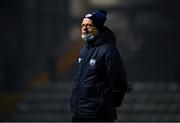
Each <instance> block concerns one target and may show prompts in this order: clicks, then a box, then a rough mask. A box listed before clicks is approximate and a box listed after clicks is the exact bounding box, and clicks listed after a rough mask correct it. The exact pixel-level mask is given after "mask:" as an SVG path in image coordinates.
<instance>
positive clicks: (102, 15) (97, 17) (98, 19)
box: [84, 10, 107, 32]
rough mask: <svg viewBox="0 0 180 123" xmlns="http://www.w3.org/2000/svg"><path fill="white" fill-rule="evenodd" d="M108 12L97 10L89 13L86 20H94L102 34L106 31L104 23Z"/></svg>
mask: <svg viewBox="0 0 180 123" xmlns="http://www.w3.org/2000/svg"><path fill="white" fill-rule="evenodd" d="M106 15H107V12H106V11H105V10H97V11H94V12H91V13H88V14H86V15H85V16H84V18H89V19H91V20H92V22H93V24H94V26H95V27H96V28H97V29H98V30H99V31H100V32H101V31H102V30H103V29H104V23H105V21H106V19H107V18H106Z"/></svg>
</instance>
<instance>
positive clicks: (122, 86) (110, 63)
mask: <svg viewBox="0 0 180 123" xmlns="http://www.w3.org/2000/svg"><path fill="white" fill-rule="evenodd" d="M105 65H106V68H107V78H108V82H109V84H110V87H111V90H112V96H113V101H114V104H115V106H116V107H119V106H120V105H121V104H122V101H123V99H124V95H125V93H126V91H127V88H128V84H127V79H126V72H125V68H124V65H123V62H122V60H121V57H120V53H119V51H118V50H117V49H116V48H115V47H110V48H109V49H108V50H107V52H106V54H105Z"/></svg>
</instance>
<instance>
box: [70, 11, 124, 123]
mask: <svg viewBox="0 0 180 123" xmlns="http://www.w3.org/2000/svg"><path fill="white" fill-rule="evenodd" d="M106 14H107V13H106V11H104V10H98V11H95V12H92V13H88V14H86V15H85V17H84V18H83V20H82V23H81V37H82V39H83V40H84V41H85V45H84V47H83V48H82V49H81V51H80V56H79V58H78V59H77V71H76V74H75V77H74V86H73V89H72V95H71V110H72V112H73V118H72V121H77V122H79V121H84V122H91V121H96V122H98V121H103V122H108V121H110V122H113V121H114V120H115V119H116V118H117V114H116V108H117V107H119V106H120V105H121V103H122V101H123V98H124V95H125V92H126V90H127V81H126V75H125V69H124V66H123V63H122V61H121V58H120V54H119V51H118V50H117V49H116V47H115V43H116V38H115V36H114V34H113V32H112V31H111V30H110V29H109V28H108V27H105V26H104V22H105V21H106Z"/></svg>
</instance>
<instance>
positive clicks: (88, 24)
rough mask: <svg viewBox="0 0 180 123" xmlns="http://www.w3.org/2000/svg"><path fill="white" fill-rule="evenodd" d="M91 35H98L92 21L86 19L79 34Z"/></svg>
mask: <svg viewBox="0 0 180 123" xmlns="http://www.w3.org/2000/svg"><path fill="white" fill-rule="evenodd" d="M89 33H92V34H93V35H94V36H95V37H96V36H97V34H98V30H97V28H96V27H95V26H94V25H93V23H92V20H91V19H88V18H84V19H83V21H82V23H81V34H82V35H87V34H89Z"/></svg>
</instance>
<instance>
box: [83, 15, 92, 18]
mask: <svg viewBox="0 0 180 123" xmlns="http://www.w3.org/2000/svg"><path fill="white" fill-rule="evenodd" d="M92 16H93V15H92V14H87V15H86V16H85V17H86V18H89V17H92Z"/></svg>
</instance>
